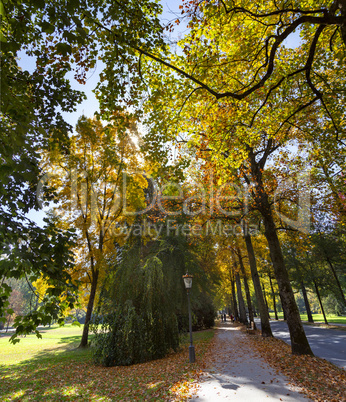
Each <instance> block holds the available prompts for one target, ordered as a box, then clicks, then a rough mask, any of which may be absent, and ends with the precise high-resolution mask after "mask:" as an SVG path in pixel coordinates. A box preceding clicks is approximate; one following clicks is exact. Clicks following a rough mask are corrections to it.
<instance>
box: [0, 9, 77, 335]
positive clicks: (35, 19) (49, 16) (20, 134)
mask: <svg viewBox="0 0 346 402" xmlns="http://www.w3.org/2000/svg"><path fill="white" fill-rule="evenodd" d="M78 10H80V7H79V5H76V4H75V5H72V3H69V4H68V5H67V6H66V3H64V2H60V1H54V2H53V1H37V2H19V3H18V2H15V1H6V2H1V3H0V18H1V27H0V43H1V46H0V52H1V77H0V80H1V81H0V82H1V97H0V105H1V107H0V116H1V117H0V131H1V135H0V161H1V168H0V183H1V186H0V204H1V207H0V222H1V223H0V242H1V247H0V249H1V255H0V277H1V284H2V286H1V291H0V316H2V315H3V314H4V313H5V312H6V305H7V304H8V300H7V299H8V297H9V295H10V293H11V289H10V286H8V285H6V284H5V280H7V279H8V278H16V279H20V278H25V277H26V278H27V279H28V280H29V281H34V280H36V279H38V278H39V277H40V276H41V275H44V276H47V277H49V278H50V279H49V284H50V286H49V287H50V291H49V292H50V295H51V296H57V295H58V294H60V295H63V294H66V292H70V294H72V293H73V289H72V287H71V283H70V281H69V276H68V274H67V271H65V269H66V270H67V269H68V268H69V267H70V266H71V264H72V260H71V255H70V254H69V251H68V249H69V247H70V245H71V244H72V242H73V233H71V232H70V231H67V232H63V231H61V230H58V229H57V228H54V221H52V220H50V221H49V222H48V221H47V222H46V226H45V227H44V228H40V227H39V226H38V225H37V224H36V223H35V222H34V221H33V220H30V219H29V218H28V217H27V213H28V212H29V211H30V210H31V209H38V205H37V203H36V188H37V185H38V181H39V178H40V176H41V170H40V167H39V161H40V156H39V151H40V150H41V149H44V148H47V147H48V143H49V141H52V142H54V143H58V144H60V146H61V147H62V148H64V146H65V145H66V141H67V133H68V130H69V128H70V126H69V125H68V124H67V123H66V122H65V121H64V120H63V118H62V116H61V111H63V112H67V111H71V110H73V109H74V108H75V106H76V104H78V103H79V102H80V101H81V100H82V99H83V94H81V93H80V92H78V91H75V90H73V89H72V88H71V85H70V83H69V81H68V80H67V79H66V78H65V75H66V73H67V72H68V71H69V66H68V65H67V64H66V63H64V57H65V51H66V47H67V46H69V45H67V43H66V41H67V37H66V35H67V36H68V35H69V34H70V33H71V34H72V32H71V30H72V31H74V32H75V33H78V32H77V31H78V29H77V26H75V27H74V28H71V26H70V21H71V19H74V21H75V22H78V17H77V16H76V14H75V13H78ZM54 25H55V26H54ZM54 30H56V32H57V31H59V32H60V34H61V35H62V36H64V35H65V37H64V38H62V39H61V41H60V42H59V43H57V42H56V43H55V44H54V47H52V48H50V49H49V51H48V48H46V39H47V36H49V35H51V34H52V33H53V32H54ZM82 36H83V35H80V34H78V37H79V39H80V40H82V39H81V38H82ZM23 54H26V55H28V56H32V57H33V58H34V59H35V60H36V67H34V68H33V71H30V72H29V71H28V70H26V69H25V68H21V67H19V62H18V60H19V58H20V55H23ZM48 61H50V63H49V65H48ZM63 281H65V285H63ZM54 287H55V288H54ZM53 288H54V290H53ZM72 299H73V298H70V303H72V302H73V300H72ZM61 309H62V306H61V308H57V306H56V304H55V303H53V302H52V300H50V302H48V301H47V304H46V307H43V306H41V308H40V311H33V310H32V311H31V312H30V313H28V314H25V316H23V317H22V318H20V316H18V317H17V318H16V320H15V326H16V327H17V329H16V335H18V334H21V333H23V334H25V333H30V331H31V330H33V329H36V326H37V325H40V324H43V323H46V322H48V321H50V320H51V319H53V318H54V319H58V318H59V319H60V318H62V317H61V315H60V313H61ZM12 339H13V340H14V339H15V337H13V338H12Z"/></svg>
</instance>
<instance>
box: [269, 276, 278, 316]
mask: <svg viewBox="0 0 346 402" xmlns="http://www.w3.org/2000/svg"><path fill="white" fill-rule="evenodd" d="M269 282H270V289H271V291H272V299H273V305H274V313H275V319H276V321H278V320H279V317H278V311H277V308H276V300H275V292H274V287H273V281H272V277H271V275H270V272H269Z"/></svg>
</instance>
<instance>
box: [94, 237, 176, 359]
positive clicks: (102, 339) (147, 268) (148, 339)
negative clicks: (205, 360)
mask: <svg viewBox="0 0 346 402" xmlns="http://www.w3.org/2000/svg"><path fill="white" fill-rule="evenodd" d="M172 251H173V249H172V248H169V249H168V250H162V243H161V242H158V241H155V242H149V243H147V244H145V245H143V243H142V239H136V241H135V243H134V244H133V245H132V246H131V247H129V248H128V249H127V250H124V251H123V255H122V259H121V262H120V264H119V265H118V267H116V269H115V270H114V271H113V272H112V273H111V274H110V276H109V277H108V279H107V281H106V282H105V285H104V287H103V290H102V292H101V295H100V300H99V303H98V308H97V311H96V315H95V317H94V325H93V330H94V332H95V333H96V337H95V341H94V346H95V347H94V358H95V361H96V363H99V364H102V365H105V366H115V365H130V364H135V363H141V362H145V361H148V360H153V359H158V358H161V357H164V356H165V355H167V353H168V352H169V351H170V350H177V348H178V346H179V333H178V320H177V315H176V302H179V300H180V299H181V298H180V297H176V294H177V293H182V289H181V283H179V281H178V286H177V284H174V283H173V281H172V279H173V277H174V276H178V275H180V273H181V272H179V274H177V273H176V274H175V275H174V273H173V274H172V270H171V269H170V268H169V267H167V266H164V264H163V262H162V260H161V259H160V258H159V256H160V254H161V257H162V253H163V254H165V253H167V252H168V253H172ZM179 271H181V269H179ZM180 279H181V276H180ZM174 294H175V296H173V295H174ZM172 296H173V299H172ZM172 300H174V301H175V302H172Z"/></svg>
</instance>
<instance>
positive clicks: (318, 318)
mask: <svg viewBox="0 0 346 402" xmlns="http://www.w3.org/2000/svg"><path fill="white" fill-rule="evenodd" d="M278 316H279V319H280V320H283V318H284V315H283V313H278ZM270 317H271V318H272V319H274V318H275V315H274V313H270ZM300 317H301V319H302V321H308V316H307V314H301V315H300ZM312 318H313V319H314V322H324V319H323V315H322V314H312ZM327 321H328V323H330V324H346V316H341V317H340V316H337V315H327Z"/></svg>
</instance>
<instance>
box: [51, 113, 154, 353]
mask: <svg viewBox="0 0 346 402" xmlns="http://www.w3.org/2000/svg"><path fill="white" fill-rule="evenodd" d="M136 135H137V131H136V124H135V122H134V121H133V120H131V118H130V117H129V116H127V115H122V114H119V115H118V116H117V118H116V119H115V122H113V123H112V124H108V125H106V126H103V125H102V123H101V122H100V121H98V120H96V119H93V120H92V119H88V118H86V117H84V116H82V117H81V118H80V119H79V120H78V123H77V126H76V134H75V135H73V136H71V139H70V145H69V149H68V153H67V155H64V154H62V153H61V152H60V149H58V148H56V147H52V150H51V152H50V153H48V154H47V155H46V160H45V163H44V168H45V169H46V170H47V171H51V170H52V168H53V171H54V175H51V177H50V180H49V184H50V185H51V186H52V187H53V188H54V190H55V193H56V201H57V202H58V204H59V207H58V209H59V214H60V215H61V221H62V223H63V226H64V227H66V226H67V227H75V228H76V229H77V235H78V237H77V243H76V247H75V248H74V254H75V256H76V266H75V268H74V270H73V271H72V273H71V275H72V277H73V278H74V279H75V280H78V281H81V282H82V283H83V284H84V289H83V291H82V292H84V293H85V296H86V299H87V310H86V316H85V324H84V330H83V336H82V340H81V344H80V346H81V347H85V346H87V344H88V333H89V323H90V320H91V316H92V311H93V307H94V303H95V299H96V297H97V290H98V285H99V283H100V281H102V279H103V278H104V277H105V274H106V271H107V268H108V265H109V262H108V260H110V261H112V260H113V259H114V258H116V256H117V254H118V253H119V251H120V248H121V245H122V243H123V242H124V238H125V234H124V233H122V231H121V230H118V229H117V227H118V226H120V227H121V225H120V223H122V224H124V225H130V224H131V221H133V219H134V216H135V214H136V210H138V209H142V207H143V205H144V202H145V194H144V189H145V188H146V186H147V181H146V180H145V178H144V177H143V176H142V175H140V174H136V173H135V174H127V173H125V172H126V169H127V170H128V172H134V171H136V169H137V168H138V166H139V163H138V158H137V150H136V146H135V145H134V143H133V140H134V136H136ZM120 229H121V228H120Z"/></svg>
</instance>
